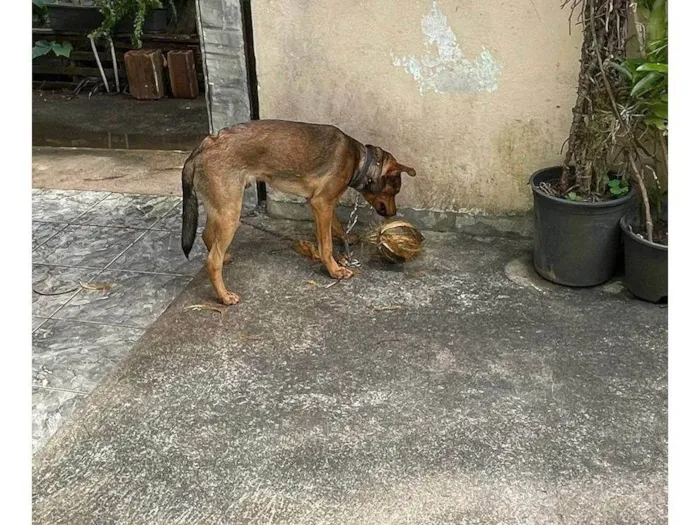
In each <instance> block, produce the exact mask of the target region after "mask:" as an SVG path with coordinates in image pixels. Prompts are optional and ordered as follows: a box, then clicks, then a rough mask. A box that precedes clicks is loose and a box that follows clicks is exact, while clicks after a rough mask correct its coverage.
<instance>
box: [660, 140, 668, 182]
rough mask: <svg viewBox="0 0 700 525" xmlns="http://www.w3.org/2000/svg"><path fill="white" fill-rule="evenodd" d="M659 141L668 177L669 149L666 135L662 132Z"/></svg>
mask: <svg viewBox="0 0 700 525" xmlns="http://www.w3.org/2000/svg"><path fill="white" fill-rule="evenodd" d="M659 143H660V144H661V157H662V159H663V162H664V168H665V170H666V177H668V150H667V149H666V140H664V135H663V133H661V132H659Z"/></svg>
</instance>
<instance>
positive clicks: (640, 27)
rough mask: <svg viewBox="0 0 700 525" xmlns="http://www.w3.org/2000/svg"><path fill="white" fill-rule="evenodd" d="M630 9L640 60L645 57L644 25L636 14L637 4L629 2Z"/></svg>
mask: <svg viewBox="0 0 700 525" xmlns="http://www.w3.org/2000/svg"><path fill="white" fill-rule="evenodd" d="M630 8H631V9H632V18H633V19H634V28H635V30H636V31H635V33H636V34H637V44H638V45H639V53H640V55H641V56H642V58H646V56H647V46H646V43H645V42H644V24H642V22H641V20H639V13H637V2H636V1H633V2H630Z"/></svg>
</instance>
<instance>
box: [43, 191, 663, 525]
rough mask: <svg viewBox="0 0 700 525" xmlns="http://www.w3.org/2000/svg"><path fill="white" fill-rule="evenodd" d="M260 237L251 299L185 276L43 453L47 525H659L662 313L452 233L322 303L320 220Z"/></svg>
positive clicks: (267, 224) (251, 222)
mask: <svg viewBox="0 0 700 525" xmlns="http://www.w3.org/2000/svg"><path fill="white" fill-rule="evenodd" d="M101 202H105V201H101ZM98 205H99V204H98ZM87 213H88V214H90V212H87ZM121 215H122V214H121V213H120V212H119V210H118V208H112V214H111V215H110V214H106V215H102V214H96V215H95V214H93V215H92V216H103V217H108V219H107V220H108V221H117V222H116V223H111V224H110V225H112V224H113V225H114V226H115V227H116V228H121V227H124V226H125V224H123V223H122V221H121V219H120V217H121ZM109 217H111V218H109ZM163 220H166V219H163ZM246 222H247V224H245V225H243V226H242V227H241V228H240V230H239V233H238V234H237V236H236V239H235V240H234V245H233V249H232V254H233V264H232V265H230V266H227V267H226V268H225V271H224V276H225V279H226V281H227V282H228V283H229V286H230V287H231V288H232V289H233V290H235V291H237V292H239V293H240V295H241V296H242V299H243V302H242V303H241V304H240V305H238V306H235V307H230V308H228V309H226V311H225V312H223V313H218V312H216V311H211V310H201V311H198V310H192V309H189V308H188V307H190V306H193V305H198V304H211V303H212V302H213V297H212V289H211V286H210V284H209V282H208V279H207V277H206V275H205V274H204V273H203V272H200V273H198V274H197V275H196V276H195V277H194V279H193V281H192V282H191V283H190V284H189V285H188V286H187V288H186V289H185V291H184V292H183V293H182V294H181V295H180V296H179V297H178V298H177V299H176V300H175V301H174V302H173V303H172V304H170V306H169V307H168V308H167V310H166V311H165V312H164V313H163V314H162V315H161V316H160V317H159V318H158V320H157V321H155V323H154V324H153V325H152V326H151V327H150V328H148V329H147V330H146V331H145V333H144V334H143V336H142V337H141V338H140V340H139V341H138V342H137V343H136V346H135V347H134V348H133V349H132V350H130V351H129V352H128V353H127V354H126V356H125V357H124V358H123V359H122V360H121V362H120V363H119V364H118V365H117V366H116V367H115V368H114V369H113V370H112V371H111V373H109V374H108V376H107V378H106V379H104V380H103V381H102V382H101V383H100V384H99V385H98V386H97V388H96V389H95V390H94V391H93V392H92V394H91V395H90V396H89V397H88V398H87V399H86V400H84V402H83V403H82V404H81V406H80V407H78V409H77V410H76V412H75V414H74V417H73V418H72V419H71V420H70V421H68V422H67V423H66V424H65V425H63V426H62V427H61V428H60V429H59V430H58V432H57V433H56V435H55V436H54V438H53V439H52V440H50V441H49V442H48V444H47V445H46V447H45V448H44V450H43V451H41V452H39V453H38V454H37V455H36V456H35V460H34V469H33V504H34V522H35V523H36V524H49V523H50V524H52V525H56V524H62V523H65V524H71V525H79V524H88V523H101V524H109V523H125V524H126V523H128V524H141V523H143V524H175V523H186V524H218V523H220V524H234V523H251V524H252V523H278V524H282V523H289V524H305V523H309V524H311V523H313V524H321V523H323V524H343V525H348V524H355V523H368V524H369V523H371V524H387V523H392V524H416V523H420V524H438V523H462V524H496V523H508V524H511V523H512V524H538V525H539V524H550V523H551V524H562V523H566V524H570V523H571V524H573V523H576V524H603V523H605V524H620V525H621V524H640V523H644V524H657V523H658V524H661V523H665V522H666V512H667V506H666V496H667V492H666V464H667V463H666V462H667V452H666V450H667V448H666V447H667V441H666V429H667V425H666V418H667V405H666V395H667V375H666V370H667V367H666V357H667V343H666V337H667V330H666V326H667V324H666V323H667V317H666V313H667V311H666V310H665V309H662V308H660V307H658V306H654V305H651V304H646V303H643V302H640V301H637V300H634V299H633V298H631V297H630V296H629V294H627V293H626V292H625V291H624V289H623V288H622V287H621V286H620V285H619V284H618V283H610V284H608V285H606V286H603V287H598V288H594V289H585V290H573V289H567V288H561V287H555V286H553V285H550V284H548V283H545V282H542V281H541V280H539V279H537V278H536V277H535V276H534V275H533V272H532V270H531V266H530V264H529V250H530V242H529V241H528V240H523V239H517V238H511V239H508V238H498V237H473V236H471V237H470V236H467V235H459V234H427V235H426V236H427V244H426V253H425V254H424V256H422V257H421V258H420V259H418V260H417V261H415V262H413V263H411V264H408V265H405V266H387V265H385V264H383V263H381V262H379V261H378V260H376V259H375V258H374V257H373V256H372V253H371V251H366V252H364V253H362V254H360V258H361V260H363V261H364V266H363V267H362V268H361V269H360V270H359V271H358V272H357V273H358V275H357V276H356V277H355V278H354V279H352V280H350V281H348V282H341V283H338V284H335V285H333V286H331V287H329V286H328V285H329V284H332V281H330V280H329V279H328V278H327V277H326V276H325V273H324V271H323V270H322V269H321V268H320V267H319V266H318V265H313V264H311V263H310V262H309V261H307V260H305V259H303V258H301V257H300V256H299V255H297V254H296V253H295V252H293V251H292V249H291V247H290V244H289V242H288V241H286V240H284V239H283V238H281V237H279V234H280V233H281V234H283V235H285V236H288V237H295V238H308V234H309V231H310V226H309V225H308V224H304V223H291V222H285V221H274V220H270V219H264V218H251V219H247V220H246ZM155 224H158V223H155ZM101 226H103V227H104V226H106V225H104V224H103V225H101ZM149 227H152V225H149ZM67 228H68V227H67ZM73 228H74V229H75V227H73ZM152 228H154V227H152ZM258 228H263V229H265V230H267V231H273V232H276V234H275V235H273V234H270V233H265V232H263V231H261V230H260V229H258ZM146 231H151V230H146ZM56 235H60V232H59V233H57V234H56ZM64 235H65V234H64ZM144 235H147V233H146V234H144ZM127 241H129V242H132V241H133V239H127V240H125V241H124V242H127ZM50 242H51V239H49V240H48V241H46V242H45V244H44V246H45V245H46V243H50ZM198 243H199V244H200V246H201V241H198ZM59 244H61V243H59ZM109 244H111V243H109ZM39 248H41V246H40V247H39ZM90 251H91V250H90ZM127 253H128V252H127ZM139 253H140V252H139V250H133V254H134V256H135V257H136V260H141V258H140V257H139V256H138V254H139ZM77 257H78V256H76V258H77ZM80 257H85V258H91V257H93V255H92V254H91V253H88V254H85V253H83V252H81V254H80ZM127 259H128V258H127ZM46 262H47V263H50V262H51V261H48V260H47V261H46ZM142 262H143V260H141V262H139V263H138V264H137V263H134V264H137V267H135V268H134V271H144V272H145V271H151V269H152V267H151V266H149V268H150V269H144V268H143V267H142V266H140V265H141V263H142ZM124 264H125V265H129V264H131V263H129V262H128V261H124ZM169 264H170V263H169ZM171 264H175V260H174V259H173V261H172V263H171ZM90 266H91V267H92V264H91V265H90ZM96 266H99V265H96ZM106 271H107V272H110V271H111V267H110V268H109V269H107V270H106ZM121 271H126V270H121ZM173 271H174V270H173ZM148 275H150V274H148ZM86 278H87V277H86ZM94 280H97V281H101V280H103V277H97V278H95V279H94ZM107 280H111V279H107ZM139 282H141V283H142V285H141V286H156V285H153V284H151V283H150V281H149V280H148V279H144V280H143V281H139ZM139 288H140V286H139ZM80 294H82V295H83V296H85V297H87V296H88V292H85V291H81V292H80ZM136 296H137V294H135V295H134V297H136ZM94 303H96V301H91V304H94ZM134 310H136V311H138V310H139V308H138V307H137V306H136V305H126V306H125V307H124V308H116V309H115V312H117V314H118V318H120V319H121V318H122V316H123V318H129V316H131V315H134V312H133V311H134ZM69 311H73V312H85V314H86V315H90V316H91V318H92V319H105V318H106V317H103V316H102V314H101V313H100V312H99V310H94V311H93V310H91V308H85V307H84V306H83V304H82V303H81V304H78V305H76V307H75V308H74V309H72V310H70V309H69ZM154 315H155V313H154ZM47 322H48V321H47ZM42 326H43V325H42ZM39 329H41V327H40V328H39ZM88 354H89V353H88Z"/></svg>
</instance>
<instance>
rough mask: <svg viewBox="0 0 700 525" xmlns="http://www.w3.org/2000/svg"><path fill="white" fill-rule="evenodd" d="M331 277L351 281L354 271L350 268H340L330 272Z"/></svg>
mask: <svg viewBox="0 0 700 525" xmlns="http://www.w3.org/2000/svg"><path fill="white" fill-rule="evenodd" d="M328 273H330V274H331V277H333V279H350V277H352V276H353V273H352V270H351V269H350V268H345V267H344V266H338V269H337V270H334V271H330V270H329V272H328Z"/></svg>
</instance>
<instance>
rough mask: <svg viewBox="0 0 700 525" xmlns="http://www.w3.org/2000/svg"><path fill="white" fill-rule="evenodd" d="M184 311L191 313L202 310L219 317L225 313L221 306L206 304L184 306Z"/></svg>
mask: <svg viewBox="0 0 700 525" xmlns="http://www.w3.org/2000/svg"><path fill="white" fill-rule="evenodd" d="M185 310H190V311H193V312H201V311H203V310H207V311H209V312H217V313H219V314H221V315H224V312H225V311H226V310H225V309H224V308H223V307H221V306H217V305H215V304H207V303H202V304H191V305H190V306H185Z"/></svg>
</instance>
